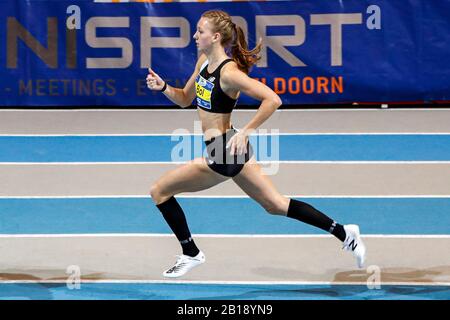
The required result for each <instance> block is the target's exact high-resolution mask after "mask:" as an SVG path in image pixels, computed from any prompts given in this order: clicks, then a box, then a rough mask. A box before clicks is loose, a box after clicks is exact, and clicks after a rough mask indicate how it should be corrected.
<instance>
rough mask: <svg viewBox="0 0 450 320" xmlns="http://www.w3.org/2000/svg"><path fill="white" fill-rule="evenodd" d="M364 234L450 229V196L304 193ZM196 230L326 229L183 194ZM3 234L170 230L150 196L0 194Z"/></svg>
mask: <svg viewBox="0 0 450 320" xmlns="http://www.w3.org/2000/svg"><path fill="white" fill-rule="evenodd" d="M300 200H303V201H305V202H307V203H310V204H311V205H313V206H314V207H316V208H317V209H318V210H321V211H323V212H325V213H327V214H329V215H331V216H333V217H334V218H335V219H336V220H337V221H342V222H341V223H343V224H346V223H350V222H352V223H357V224H359V225H360V227H361V229H362V230H363V231H364V234H430V235H432V234H448V233H450V198H407V199H404V198H375V199H374V198H356V199H351V198H328V199H324V198H322V199H320V198H301V199H300ZM179 202H180V205H181V206H182V207H183V210H184V212H185V213H186V217H187V218H188V220H189V226H190V229H191V232H192V233H194V234H325V233H324V232H323V231H322V230H319V229H317V228H314V227H311V226H309V225H306V224H304V223H300V222H298V223H296V221H294V220H292V219H286V218H283V217H279V216H273V215H270V214H268V213H266V212H265V211H264V209H262V207H260V206H259V205H258V204H257V203H256V202H255V201H254V200H252V199H249V198H180V199H179ZM0 233H3V234H40V233H43V234H54V233H56V234H65V233H83V234H85V233H171V231H170V229H169V227H168V226H167V224H166V222H165V221H164V219H163V218H162V216H161V213H160V212H159V211H158V209H157V208H156V206H154V205H153V202H152V200H151V199H150V198H89V199H0Z"/></svg>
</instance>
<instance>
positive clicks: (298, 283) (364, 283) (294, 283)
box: [0, 276, 450, 286]
mask: <svg viewBox="0 0 450 320" xmlns="http://www.w3.org/2000/svg"><path fill="white" fill-rule="evenodd" d="M81 277H83V276H81ZM33 283H54V284H67V280H0V284H33ZM80 283H81V284H83V283H84V284H201V285H204V284H206V285H292V286H302V285H311V286H313V285H317V286H336V285H354V286H355V285H359V286H367V284H368V282H367V281H354V282H349V281H333V282H326V281H214V280H112V279H111V280H92V279H89V280H87V279H86V280H85V279H83V278H81V279H80ZM380 285H381V286H450V282H406V281H405V282H389V281H386V282H385V281H381V282H380Z"/></svg>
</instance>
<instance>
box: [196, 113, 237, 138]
mask: <svg viewBox="0 0 450 320" xmlns="http://www.w3.org/2000/svg"><path fill="white" fill-rule="evenodd" d="M197 110H198V115H199V117H200V121H201V122H202V130H203V134H204V138H205V140H211V138H212V137H216V136H220V135H222V134H223V133H225V132H227V130H229V129H231V113H212V112H207V111H204V110H202V109H200V108H197Z"/></svg>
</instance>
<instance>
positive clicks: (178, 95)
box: [147, 54, 206, 108]
mask: <svg viewBox="0 0 450 320" xmlns="http://www.w3.org/2000/svg"><path fill="white" fill-rule="evenodd" d="M205 60H206V56H205V55H204V54H202V55H201V56H200V57H199V59H198V61H197V64H196V66H195V70H194V73H192V75H191V77H190V78H189V80H188V82H187V83H186V85H185V86H184V88H183V89H180V88H174V87H172V86H169V85H167V88H166V90H164V92H163V93H164V95H165V96H166V97H167V98H168V99H169V100H170V101H172V102H173V103H175V104H177V105H179V106H180V107H182V108H186V107H189V106H190V105H191V103H192V100H194V98H195V95H196V94H195V78H196V77H197V75H198V73H199V72H200V67H201V66H202V64H203V63H204V62H205ZM148 71H149V74H148V76H147V87H148V88H149V89H150V90H158V91H159V90H161V89H162V88H163V87H164V84H165V82H164V80H162V79H161V77H160V76H158V75H157V74H156V73H155V72H154V71H153V70H152V69H148Z"/></svg>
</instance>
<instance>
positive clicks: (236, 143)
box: [227, 131, 248, 156]
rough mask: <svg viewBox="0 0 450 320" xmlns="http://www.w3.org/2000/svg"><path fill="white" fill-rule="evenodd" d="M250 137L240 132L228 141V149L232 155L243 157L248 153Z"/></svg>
mask: <svg viewBox="0 0 450 320" xmlns="http://www.w3.org/2000/svg"><path fill="white" fill-rule="evenodd" d="M247 143H248V135H247V134H246V133H245V132H241V131H239V132H238V133H236V134H235V135H234V136H232V137H231V139H230V141H228V144H227V149H228V148H230V154H231V155H232V156H234V155H235V154H237V155H241V154H245V153H246V152H247Z"/></svg>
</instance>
